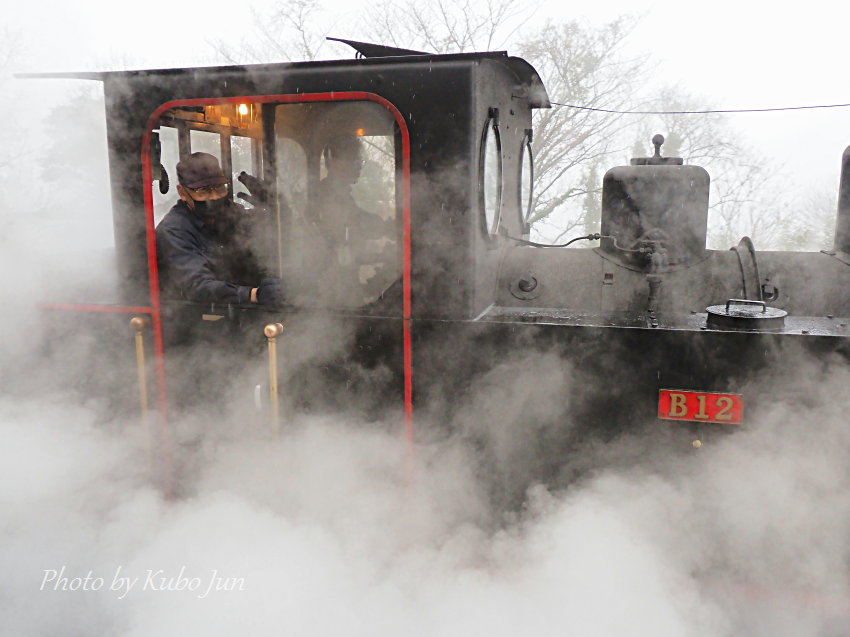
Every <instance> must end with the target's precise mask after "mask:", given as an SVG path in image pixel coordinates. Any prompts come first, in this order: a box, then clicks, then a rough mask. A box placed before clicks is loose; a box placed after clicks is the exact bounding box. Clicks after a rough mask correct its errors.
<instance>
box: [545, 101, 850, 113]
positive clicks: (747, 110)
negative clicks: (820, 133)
mask: <svg viewBox="0 0 850 637" xmlns="http://www.w3.org/2000/svg"><path fill="white" fill-rule="evenodd" d="M551 103H552V104H553V105H554V106H564V107H566V108H576V109H579V110H582V111H596V112H598V113H615V114H617V115H708V114H711V113H769V112H772V111H802V110H809V109H815V108H844V107H846V106H850V104H819V105H816V106H782V107H777V108H724V109H712V110H705V111H617V110H612V109H607V108H593V107H592V106H578V105H577V104H562V103H561V102H551Z"/></svg>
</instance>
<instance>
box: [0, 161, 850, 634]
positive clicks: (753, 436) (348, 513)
mask: <svg viewBox="0 0 850 637" xmlns="http://www.w3.org/2000/svg"><path fill="white" fill-rule="evenodd" d="M79 151H80V155H79V156H74V157H72V158H71V160H72V161H71V163H73V162H74V161H77V162H79V163H80V164H84V163H85V162H84V160H85V159H86V157H88V156H89V155H91V156H94V155H97V153H93V152H91V153H90V152H89V149H88V148H80V149H79ZM84 151H85V152H84ZM101 156H102V155H101ZM95 174H98V173H95ZM105 179H106V176H105V174H100V182H101V183H105V181H104V180H105ZM95 181H98V180H97V179H96V180H95ZM2 185H3V186H4V187H8V185H9V184H8V182H6V183H4V184H2ZM65 185H66V187H67V182H65ZM60 192H63V193H64V194H65V196H64V200H65V202H67V201H70V200H73V199H74V195H73V190H72V189H71V190H68V189H65V190H60ZM69 193H70V194H69ZM4 201H5V202H9V201H12V199H9V198H7V199H5V200H4ZM15 201H17V203H13V204H10V203H7V204H6V205H7V207H6V208H4V210H3V214H4V215H6V217H4V218H5V219H9V218H15V219H24V218H26V219H28V220H29V221H28V222H27V223H16V224H7V228H8V229H9V231H8V233H7V234H6V236H5V237H4V243H3V251H2V257H0V258H2V268H3V271H4V272H5V273H6V274H7V275H9V274H11V273H14V275H15V277H16V280H15V285H14V286H13V287H14V290H9V291H7V297H6V299H7V302H8V303H9V307H8V308H7V312H6V313H5V316H4V322H3V330H2V333H0V339H2V340H0V344H2V346H3V347H2V352H3V362H2V365H0V372H2V377H3V387H4V389H5V391H4V392H3V395H2V397H0V440H2V441H3V444H2V445H0V510H2V511H3V515H2V517H0V547H2V548H0V573H2V577H3V583H2V589H0V590H2V591H3V592H2V594H0V625H2V626H3V631H2V632H4V634H10V635H55V634H62V635H92V634H117V635H127V636H147V635H234V634H245V635H259V636H262V635H279V634H294V635H299V634H306V635H334V634H350V635H361V634H362V635H429V636H430V635H469V634H472V635H478V634H482V635H494V636H498V635H516V634H535V635H555V634H558V635H561V634H577V635H648V636H649V635H652V636H658V635H671V636H673V635H675V636H680V635H694V636H705V637H709V636H711V637H714V636H717V635H730V636H731V635H741V634H749V635H771V636H777V635H778V636H785V635H788V636H791V635H794V636H798V635H841V634H845V633H846V630H847V626H848V625H850V624H848V619H850V604H848V599H850V590H848V589H849V588H850V587H848V578H847V566H848V559H850V546H848V540H847V537H848V536H847V529H848V527H850V500H848V498H847V495H846V494H847V492H848V488H850V475H849V474H848V466H850V465H848V462H847V456H848V450H850V432H848V429H847V427H846V411H847V407H848V405H847V400H846V397H845V396H846V390H845V388H846V387H847V384H848V382H850V372H848V370H847V369H846V364H845V363H843V362H842V361H831V362H823V361H817V362H814V361H806V360H802V359H801V360H800V364H799V366H798V369H797V372H796V374H795V375H794V376H793V377H789V378H787V379H784V380H783V381H782V382H779V381H778V379H775V378H773V379H766V382H769V383H770V385H771V389H770V391H771V392H772V394H773V395H774V396H775V401H776V403H775V406H774V408H773V409H772V410H770V411H769V412H767V413H763V414H762V417H761V419H760V420H759V421H757V422H751V423H749V424H748V425H747V427H746V428H745V429H744V430H742V431H740V432H737V433H735V434H734V435H730V436H728V437H724V438H722V439H720V440H718V441H716V442H715V443H713V444H708V445H706V446H704V447H703V448H702V449H700V450H699V452H695V453H686V454H680V455H670V456H666V455H660V454H653V455H651V457H647V458H646V459H645V461H644V462H641V461H640V459H636V460H635V461H633V462H630V463H622V462H619V460H620V459H622V458H623V457H627V456H629V455H630V454H632V455H634V453H635V446H634V441H631V440H628V439H622V440H615V441H614V442H612V443H610V444H609V445H607V446H605V447H602V448H589V449H584V450H582V453H583V454H585V455H584V456H583V457H582V458H581V459H580V461H581V466H582V468H583V472H582V477H581V479H580V480H579V481H577V482H574V483H572V484H570V485H569V486H566V487H564V488H562V489H559V490H553V489H550V488H549V487H547V486H546V485H542V484H533V485H532V486H531V488H530V489H529V490H528V491H527V492H526V493H525V495H524V499H523V505H522V506H520V507H517V508H512V509H508V510H505V509H503V508H500V507H493V506H491V504H492V500H491V499H490V497H489V490H490V489H491V488H492V485H491V484H487V483H486V479H487V477H488V476H489V474H488V472H487V471H486V470H484V469H486V467H485V468H482V467H481V466H480V462H481V458H480V457H479V456H478V454H477V447H475V446H473V445H468V444H466V441H467V440H468V439H470V438H474V439H476V440H482V439H483V440H486V441H487V442H488V445H489V446H488V448H489V449H495V450H496V455H495V458H496V459H497V460H499V461H500V462H504V463H506V464H507V465H508V466H509V467H510V470H509V471H507V474H508V475H510V476H513V477H516V478H517V479H518V480H521V479H523V478H524V477H527V476H528V475H530V474H529V473H528V472H527V471H526V469H527V467H525V466H524V465H523V461H524V458H523V453H522V452H523V449H524V448H525V445H526V443H527V440H528V438H529V436H530V435H532V434H533V433H535V432H529V431H528V430H526V429H523V428H522V427H521V425H522V415H523V413H525V412H523V411H522V410H529V411H530V412H532V413H534V414H536V415H537V416H540V417H541V419H542V417H543V416H546V415H549V414H553V413H556V412H558V410H562V409H564V405H563V404H562V403H561V401H560V400H559V395H563V392H562V391H561V390H563V388H564V387H571V386H574V385H575V384H577V383H581V375H580V370H575V369H571V368H569V367H567V366H563V365H560V364H559V363H560V361H559V360H558V359H557V358H553V359H551V360H550V359H544V360H542V361H540V360H538V361H536V362H535V364H536V365H537V367H536V368H535V369H536V370H537V371H538V372H539V371H540V370H541V369H542V370H544V371H545V372H547V373H545V374H540V373H535V374H527V375H523V374H520V375H516V374H513V373H512V372H513V370H515V369H522V367H523V360H522V356H517V358H516V359H515V360H510V361H508V363H509V364H510V365H505V366H496V367H495V368H494V370H493V372H492V373H491V374H490V375H489V376H488V377H487V378H486V379H485V382H483V383H482V385H481V387H480V392H481V393H480V394H478V395H474V396H472V397H470V400H469V406H468V408H467V409H464V410H461V414H460V416H459V419H458V422H457V423H454V424H455V425H457V426H458V428H459V429H460V431H461V433H462V434H464V435H458V436H454V437H447V438H444V439H439V440H433V441H428V442H420V443H419V444H418V445H417V446H416V448H415V449H414V466H413V479H412V480H411V477H410V472H409V469H410V467H409V465H408V463H407V458H406V449H405V445H404V442H403V440H402V437H401V435H400V432H399V431H398V426H397V423H385V424H379V425H375V424H373V423H369V424H366V423H361V422H356V421H353V419H351V418H346V417H343V416H339V415H322V416H299V417H297V418H295V419H292V420H290V421H288V422H287V425H286V431H285V433H284V435H283V436H282V437H281V438H280V439H279V440H273V439H272V438H271V436H270V435H269V432H268V431H267V429H266V428H264V426H263V424H262V423H257V422H254V421H253V420H252V419H251V418H246V416H245V413H246V409H245V408H246V405H245V404H244V403H245V402H246V399H245V397H244V395H243V394H238V395H237V396H235V397H234V400H233V401H232V402H231V403H230V404H231V405H232V409H231V413H214V414H210V413H203V414H202V415H199V414H198V413H188V414H185V415H184V416H183V418H182V419H181V420H179V421H177V422H174V423H172V424H173V427H174V429H175V432H176V435H175V447H174V448H175V454H174V466H175V474H176V477H177V480H178V483H177V491H178V493H179V494H180V496H179V497H178V498H177V499H175V500H172V501H165V500H164V499H163V497H162V494H161V492H160V491H159V490H158V489H157V488H156V486H155V484H156V471H154V472H153V473H154V475H153V476H152V475H151V473H152V472H151V467H150V465H149V462H148V454H147V445H148V444H149V440H148V436H147V432H146V430H145V428H144V426H143V425H142V423H140V422H138V420H137V419H135V418H134V417H130V416H127V415H119V416H115V415H114V412H113V413H112V415H110V411H109V409H108V405H104V403H102V402H94V401H93V399H91V398H81V397H80V395H79V394H70V393H65V392H64V391H63V390H62V389H60V388H59V387H57V386H55V385H54V384H53V382H54V381H55V379H56V374H55V373H54V372H56V371H57V370H54V369H50V368H49V367H50V365H51V364H53V363H54V362H55V360H56V359H52V358H45V354H44V352H43V351H42V349H41V348H40V346H37V345H36V343H39V342H40V341H41V339H39V338H37V336H38V335H39V334H42V333H44V331H45V330H51V329H52V328H53V327H55V324H54V322H53V321H54V318H53V317H54V315H44V314H43V313H40V312H38V311H35V310H33V309H32V303H33V302H34V301H36V300H41V299H43V298H45V296H47V298H51V297H50V295H46V294H45V292H46V291H51V292H57V291H62V292H65V291H66V285H67V284H68V283H69V282H68V281H67V280H64V278H63V279H60V278H57V276H58V275H56V274H55V273H56V272H57V271H59V270H61V268H57V267H56V266H57V263H60V264H61V263H62V261H57V259H56V257H51V256H50V255H57V254H61V253H62V252H63V249H64V248H67V243H66V242H65V241H64V240H65V239H66V238H67V235H64V236H63V233H61V232H60V233H53V234H52V235H50V234H45V233H43V232H40V230H43V228H44V227H45V222H44V217H43V216H41V215H39V214H38V213H39V211H41V212H43V213H45V214H46V211H48V210H53V211H54V212H58V210H59V208H58V205H59V204H60V203H62V202H61V201H59V202H55V201H54V202H53V206H46V205H45V206H43V207H42V208H37V207H35V206H34V205H33V204H34V200H33V199H29V200H27V201H22V200H15ZM102 203H103V202H102ZM8 206H12V207H8ZM101 212H103V211H102V210H100V209H97V210H93V211H92V212H91V213H90V214H99V213H101ZM87 214H88V213H87ZM53 219H54V220H55V219H56V217H53ZM86 219H88V217H86ZM60 220H61V218H60ZM89 221H90V219H89ZM49 236H53V239H52V240H51V239H49V238H47V237H49ZM86 236H88V235H87V233H84V232H83V233H81V237H82V238H85V237H86ZM77 245H78V246H79V247H81V248H82V247H85V246H80V244H79V243H78V244H77ZM88 247H91V246H88ZM98 247H99V246H98ZM67 263H72V264H73V269H74V270H75V271H74V272H72V273H71V274H70V277H68V278H70V279H73V281H87V282H90V283H91V282H93V281H94V279H95V277H97V276H98V273H100V272H102V271H103V268H102V267H101V264H100V263H98V262H93V261H89V260H87V259H86V260H83V259H77V260H72V261H68V262H67ZM7 280H8V279H7ZM93 287H94V288H97V286H93ZM63 320H64V319H63ZM72 327H73V326H72ZM71 332H72V333H73V329H72V330H71ZM48 333H49V334H52V332H48ZM88 339H90V337H89V336H85V337H82V338H81V339H80V341H79V342H77V343H75V344H74V345H73V347H77V348H79V351H80V352H81V355H82V354H83V353H85V352H88V351H90V350H91V349H92V348H95V347H97V343H96V342H93V341H91V340H88ZM49 341H50V338H49V337H48V338H47V342H49ZM313 342H315V341H313ZM318 342H320V343H323V344H324V345H326V346H328V345H327V344H328V343H329V341H327V340H326V341H322V340H321V339H319V341H318ZM293 347H294V348H296V351H297V352H298V356H300V357H302V359H308V358H309V357H310V356H315V358H316V360H317V361H319V360H322V359H323V357H324V356H325V355H326V354H327V355H328V356H330V353H327V352H323V351H316V350H313V349H310V341H308V340H305V341H303V342H297V343H295V344H293ZM328 347H330V346H328ZM299 348H300V349H299ZM48 354H49V352H48ZM45 361H47V362H46V363H45ZM58 371H60V372H61V373H60V374H59V375H60V376H62V377H63V378H64V379H66V380H67V377H69V376H71V377H73V376H80V375H82V374H84V373H89V372H91V370H80V369H76V368H71V369H65V370H58ZM103 373H105V374H108V373H112V372H111V371H109V370H104V371H103ZM252 373H254V372H252V370H245V371H244V372H243V371H238V372H235V373H234V375H235V376H236V377H238V379H240V380H241V379H242V377H243V376H244V377H245V378H249V377H250V376H251V374H252ZM541 378H544V379H545V381H542V380H541ZM508 383H511V385H510V388H509V389H504V392H505V395H504V396H503V397H502V398H501V399H500V400H497V401H496V403H495V404H494V402H493V393H494V388H497V387H502V388H505V387H506V384H508ZM244 384H245V385H249V383H247V382H246V383H244ZM758 390H759V388H758V386H757V385H754V386H753V391H758ZM240 397H241V398H240ZM290 398H291V397H285V401H284V402H285V403H286V401H287V400H289V399H290ZM240 400H241V401H242V402H240ZM508 406H513V408H514V411H509V410H507V407H508ZM104 407H106V409H104ZM520 407H521V409H520ZM558 413H559V412H558ZM104 414H106V415H104ZM482 415H486V419H484V418H483V417H482ZM571 425H572V423H570V422H568V421H567V422H564V427H570V426H571ZM659 426H664V427H668V426H670V425H669V424H663V425H659ZM423 438H427V436H423ZM640 449H641V452H644V451H645V450H646V445H641V447H640ZM489 459H492V456H491V457H488V460H489ZM612 459H617V462H614V461H612ZM624 467H626V468H624ZM482 477H483V478H484V480H482ZM63 569H64V570H63ZM87 577H88V580H86V578H87ZM98 578H101V579H102V584H101V585H100V586H99V590H81V588H83V587H86V588H91V587H92V586H97V581H98ZM122 578H130V579H129V580H127V579H122ZM134 578H135V584H132V583H131V582H132V580H133V579H134ZM84 580H85V581H87V582H88V583H87V584H84V583H83V582H84ZM195 581H197V584H195ZM113 587H115V588H114V590H113ZM72 588H76V589H77V590H71V589H72Z"/></svg>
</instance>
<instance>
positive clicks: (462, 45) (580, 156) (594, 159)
mask: <svg viewBox="0 0 850 637" xmlns="http://www.w3.org/2000/svg"><path fill="white" fill-rule="evenodd" d="M297 7H298V10H297V11H294V12H292V13H289V14H288V13H287V12H286V7H285V6H284V5H283V4H282V3H281V4H277V5H275V7H274V8H273V9H272V10H271V12H270V13H269V14H268V15H267V16H259V15H256V14H255V18H256V20H255V25H256V26H255V35H254V36H253V37H252V38H251V40H250V42H251V43H250V44H247V43H246V42H248V41H245V42H243V44H242V45H240V46H239V47H236V48H232V47H227V46H225V45H223V44H222V43H220V42H219V43H215V44H214V48H215V50H216V52H217V53H218V54H219V55H220V56H222V57H223V58H224V59H226V60H228V61H230V62H246V61H261V60H263V61H269V60H272V59H285V60H293V59H315V57H316V56H317V55H318V53H319V51H320V46H319V43H320V42H321V40H322V39H323V38H324V37H325V35H327V34H328V32H329V31H330V29H331V27H325V26H323V25H320V24H319V23H318V21H317V20H316V19H315V18H316V16H318V15H319V14H320V13H321V5H320V3H319V2H318V0H300V2H299V4H298V5H297ZM532 14H533V10H532V9H531V8H529V6H528V5H525V4H522V3H517V2H511V1H508V0H490V1H488V2H472V1H470V0H466V1H465V2H463V3H460V4H452V3H448V2H444V1H439V2H435V3H421V2H415V1H413V0H384V1H383V2H380V3H378V4H376V5H373V6H372V7H371V8H370V9H368V10H367V14H366V16H365V18H364V20H363V24H362V31H363V32H364V33H365V34H366V36H365V37H366V38H367V39H370V40H372V41H377V42H381V43H384V44H388V45H391V46H397V47H399V48H407V49H414V50H421V51H427V52H433V53H454V52H462V51H487V50H494V49H500V48H507V47H508V45H511V46H513V47H515V48H516V49H517V53H518V54H519V55H522V56H523V57H525V58H526V59H528V60H529V62H531V63H532V64H533V65H534V66H535V67H536V68H537V70H538V71H539V72H540V74H541V77H542V78H543V81H544V83H545V84H546V86H547V90H548V91H549V96H550V99H551V100H552V101H554V102H560V103H571V104H580V105H584V106H591V107H595V108H607V109H612V110H617V109H622V108H624V107H626V106H627V105H630V106H634V105H635V101H634V98H633V93H634V90H635V87H636V85H637V84H638V83H639V82H640V80H641V78H642V77H643V76H644V73H645V71H644V69H645V64H644V62H645V61H644V60H643V59H637V60H629V59H622V58H621V57H620V46H621V44H622V42H623V40H624V39H625V38H626V37H627V36H628V34H629V32H630V31H631V29H632V27H633V26H634V23H635V21H634V19H632V18H618V19H616V20H614V21H612V22H610V23H608V24H605V25H603V26H601V27H591V26H588V25H586V24H583V23H580V22H577V21H570V22H566V23H562V24H547V25H545V26H544V27H542V28H541V29H539V30H538V31H536V32H534V33H532V34H530V35H523V34H521V33H520V29H521V28H522V27H523V25H524V24H525V23H526V22H527V20H528V18H530V17H531V15H532ZM622 123H623V120H622V116H620V115H617V114H609V113H599V112H594V111H590V110H581V109H572V108H565V107H554V108H553V109H550V110H538V111H536V112H535V120H534V129H535V138H534V143H533V152H534V154H535V188H534V193H533V200H532V209H533V211H532V214H531V221H532V222H543V223H546V222H547V221H549V220H550V219H553V213H555V212H559V211H562V210H563V209H564V208H567V207H570V206H571V205H573V204H574V205H575V206H577V207H578V209H581V202H582V201H586V200H585V196H586V195H587V194H588V193H589V192H591V190H592V189H590V188H589V186H588V176H589V175H591V174H599V171H600V168H601V167H603V166H605V164H606V162H605V159H606V158H607V157H609V156H610V155H611V154H612V153H613V152H615V151H616V150H620V149H619V148H617V146H616V144H617V143H618V136H619V134H620V132H621V125H622ZM591 214H592V215H593V212H592V211H591ZM596 216H597V217H598V213H596ZM556 223H557V224H558V225H557V226H556V228H555V229H554V230H553V236H552V237H550V238H557V237H558V236H560V235H563V234H565V233H567V232H569V231H572V230H573V229H574V228H576V227H580V226H583V225H584V224H585V219H584V217H581V218H577V219H574V218H571V217H569V216H565V215H561V216H559V217H558V218H557V219H556Z"/></svg>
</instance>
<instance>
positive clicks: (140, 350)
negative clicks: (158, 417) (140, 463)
mask: <svg viewBox="0 0 850 637" xmlns="http://www.w3.org/2000/svg"><path fill="white" fill-rule="evenodd" d="M147 326H148V319H147V318H145V317H144V316H134V317H133V318H132V319H130V327H132V328H133V331H135V332H136V374H137V376H138V378H139V404H140V406H141V409H142V419H143V420H145V421H147V418H148V380H147V372H146V367H145V337H144V335H143V334H142V331H143V330H144V329H145V327H147Z"/></svg>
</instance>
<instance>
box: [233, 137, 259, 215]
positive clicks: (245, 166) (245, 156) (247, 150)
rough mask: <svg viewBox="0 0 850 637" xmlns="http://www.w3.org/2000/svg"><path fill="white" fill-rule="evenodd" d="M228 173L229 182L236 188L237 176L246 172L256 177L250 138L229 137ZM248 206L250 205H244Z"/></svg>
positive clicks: (252, 146)
mask: <svg viewBox="0 0 850 637" xmlns="http://www.w3.org/2000/svg"><path fill="white" fill-rule="evenodd" d="M230 172H231V181H232V183H233V184H234V186H236V185H237V184H238V183H239V182H238V179H239V174H240V173H242V172H246V173H248V174H249V175H256V174H257V173H258V171H257V170H256V169H255V167H254V145H253V144H252V142H251V138H250V137H243V136H241V135H233V136H231V137H230ZM246 205H249V206H250V204H246Z"/></svg>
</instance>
